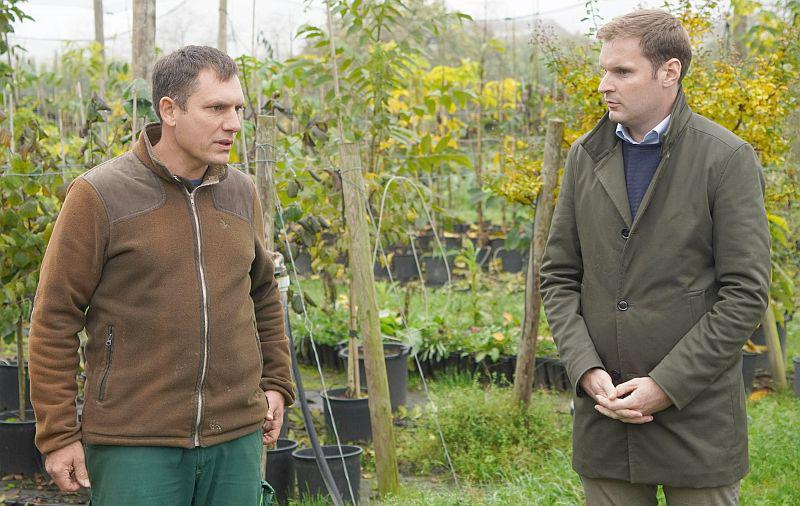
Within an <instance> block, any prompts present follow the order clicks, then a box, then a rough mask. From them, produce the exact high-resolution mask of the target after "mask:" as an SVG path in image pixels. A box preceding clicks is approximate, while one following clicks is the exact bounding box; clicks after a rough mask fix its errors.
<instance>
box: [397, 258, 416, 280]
mask: <svg viewBox="0 0 800 506" xmlns="http://www.w3.org/2000/svg"><path fill="white" fill-rule="evenodd" d="M392 274H394V279H395V281H400V282H401V283H403V282H406V281H411V280H412V279H419V272H418V269H417V262H416V261H415V260H414V255H402V254H400V253H395V254H394V256H393V257H392Z"/></svg>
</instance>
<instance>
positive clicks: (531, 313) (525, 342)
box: [514, 119, 564, 406]
mask: <svg viewBox="0 0 800 506" xmlns="http://www.w3.org/2000/svg"><path fill="white" fill-rule="evenodd" d="M563 137H564V122H563V121H562V120H560V119H551V120H550V121H549V122H548V123H547V136H546V138H545V145H544V163H543V165H542V180H543V181H542V189H541V190H540V191H539V198H538V199H537V201H536V216H535V217H534V223H533V238H532V239H531V248H530V258H529V259H528V275H527V278H526V281H525V320H524V322H523V324H522V339H521V340H520V343H519V351H518V353H517V368H516V371H515V375H514V401H515V402H516V403H517V404H519V405H520V406H527V405H528V403H530V401H531V393H532V391H533V373H534V368H535V365H536V339H537V337H538V332H537V329H538V327H539V312H540V310H541V306H542V299H541V296H540V293H539V269H540V268H541V265H542V255H543V254H544V245H545V242H546V241H547V234H548V232H549V231H550V220H551V218H552V216H553V200H554V198H555V195H554V192H555V188H556V180H557V179H558V168H559V166H560V165H561V142H562V140H563Z"/></svg>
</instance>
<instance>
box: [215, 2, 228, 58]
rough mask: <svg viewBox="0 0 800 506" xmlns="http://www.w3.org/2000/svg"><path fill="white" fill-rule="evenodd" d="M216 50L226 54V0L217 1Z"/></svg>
mask: <svg viewBox="0 0 800 506" xmlns="http://www.w3.org/2000/svg"><path fill="white" fill-rule="evenodd" d="M217 49H219V50H220V51H222V52H223V53H227V52H228V0H219V24H218V25H217Z"/></svg>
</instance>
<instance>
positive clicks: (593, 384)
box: [579, 368, 617, 400]
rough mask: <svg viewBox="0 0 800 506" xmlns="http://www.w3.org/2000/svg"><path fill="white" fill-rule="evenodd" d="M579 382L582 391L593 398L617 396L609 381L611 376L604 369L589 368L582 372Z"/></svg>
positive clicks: (612, 397)
mask: <svg viewBox="0 0 800 506" xmlns="http://www.w3.org/2000/svg"><path fill="white" fill-rule="evenodd" d="M579 383H580V385H581V388H582V389H583V391H584V392H586V393H587V394H589V396H590V397H591V398H592V399H594V400H597V397H598V396H603V397H604V398H606V399H616V398H617V389H616V387H614V383H613V382H612V381H611V376H609V375H608V373H607V372H606V371H605V370H604V369H599V368H595V369H589V370H588V371H586V372H585V373H583V376H581V379H580V381H579Z"/></svg>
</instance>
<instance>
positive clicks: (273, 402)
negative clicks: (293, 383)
mask: <svg viewBox="0 0 800 506" xmlns="http://www.w3.org/2000/svg"><path fill="white" fill-rule="evenodd" d="M264 395H266V396H267V404H269V409H267V418H266V419H265V420H264V424H263V425H262V426H261V432H262V436H261V441H262V442H263V443H264V444H265V445H273V444H275V443H276V442H277V441H278V434H280V433H281V426H282V425H283V405H284V400H283V394H282V393H280V392H278V391H277V390H267V391H266V392H264Z"/></svg>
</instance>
